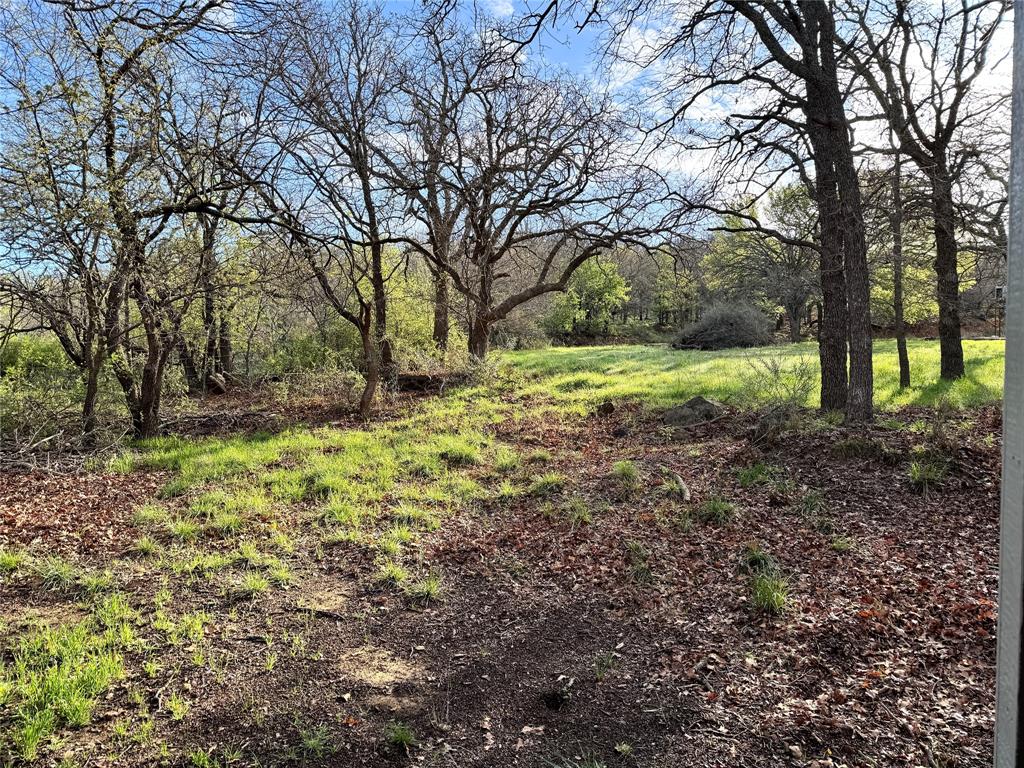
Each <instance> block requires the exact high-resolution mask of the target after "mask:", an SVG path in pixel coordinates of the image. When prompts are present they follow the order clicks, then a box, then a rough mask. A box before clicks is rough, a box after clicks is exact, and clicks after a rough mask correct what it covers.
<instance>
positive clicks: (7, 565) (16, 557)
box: [0, 547, 28, 576]
mask: <svg viewBox="0 0 1024 768" xmlns="http://www.w3.org/2000/svg"><path fill="white" fill-rule="evenodd" d="M27 562H28V554H27V553H26V552H25V551H24V550H22V549H6V548H4V547H0V576H2V575H5V574H11V573H14V572H15V571H17V570H18V569H19V568H21V567H22V566H24V565H25V564H26V563H27Z"/></svg>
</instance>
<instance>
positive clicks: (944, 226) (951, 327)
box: [932, 168, 964, 379]
mask: <svg viewBox="0 0 1024 768" xmlns="http://www.w3.org/2000/svg"><path fill="white" fill-rule="evenodd" d="M932 216H933V218H934V225H935V230H934V231H935V276H936V278H937V291H936V293H937V298H938V302H939V354H940V364H939V370H940V375H941V376H942V378H944V379H959V378H960V377H961V376H963V375H964V348H963V343H962V341H961V331H960V275H959V272H958V269H957V244H956V234H955V227H956V214H955V211H954V208H953V185H952V183H951V181H950V179H949V175H948V173H946V171H945V169H942V168H937V169H936V170H935V172H934V173H933V174H932Z"/></svg>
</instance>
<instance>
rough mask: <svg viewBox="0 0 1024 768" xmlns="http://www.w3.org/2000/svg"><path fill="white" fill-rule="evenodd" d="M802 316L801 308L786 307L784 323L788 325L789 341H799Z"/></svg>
mask: <svg viewBox="0 0 1024 768" xmlns="http://www.w3.org/2000/svg"><path fill="white" fill-rule="evenodd" d="M801 314H803V307H801V306H800V305H791V306H788V307H786V322H787V323H789V340H790V341H792V342H794V343H795V342H798V341H800V315H801Z"/></svg>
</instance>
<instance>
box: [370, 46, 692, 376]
mask: <svg viewBox="0 0 1024 768" xmlns="http://www.w3.org/2000/svg"><path fill="white" fill-rule="evenodd" d="M432 34H434V35H435V36H436V37H435V39H434V42H433V43H432V47H431V49H432V51H433V55H434V60H435V62H445V63H443V64H442V65H440V66H441V67H442V69H441V70H440V71H442V72H443V73H444V75H443V79H442V86H441V88H440V89H439V90H440V94H441V95H440V96H435V97H432V98H426V97H424V95H423V92H422V89H417V90H416V91H415V92H413V93H411V94H409V95H410V97H411V98H408V99H407V107H408V109H409V112H408V114H407V116H406V117H405V118H404V119H405V121H406V124H408V125H412V126H416V128H417V129H418V130H417V131H415V132H411V133H410V135H409V136H408V137H406V140H407V141H408V143H407V145H406V150H405V158H406V160H405V162H404V165H403V166H402V167H397V166H392V171H393V172H394V173H395V175H396V177H397V178H399V179H401V180H402V182H403V183H402V184H401V188H402V189H403V191H404V192H405V193H406V194H407V196H408V197H409V198H410V201H411V203H412V209H413V211H414V215H415V216H416V217H417V218H418V219H419V220H420V221H421V222H422V223H423V224H424V226H425V228H426V230H427V232H428V237H427V238H426V242H425V244H424V245H423V246H422V247H420V251H421V253H422V255H423V256H424V258H425V259H426V260H427V261H428V262H429V263H430V264H431V265H432V268H433V269H434V270H435V272H436V273H438V274H443V275H446V276H447V278H448V279H450V280H451V282H452V285H453V286H454V287H455V288H456V290H457V291H458V292H459V293H460V294H462V296H463V297H464V298H465V299H466V301H467V303H468V305H469V351H470V353H471V354H472V355H473V356H474V357H477V358H479V359H482V358H484V357H485V356H486V354H487V351H488V346H489V337H490V332H491V329H492V327H493V326H494V324H495V323H498V322H500V321H501V320H503V319H504V318H505V317H507V316H508V314H509V313H510V312H512V311H513V310H514V309H516V308H517V307H519V306H521V305H523V304H525V303H526V302H528V301H530V300H532V299H534V298H536V297H538V296H541V295H543V294H545V293H549V292H553V291H559V290H564V289H565V287H566V285H567V284H568V281H569V279H570V278H571V276H572V274H573V272H574V270H575V269H576V268H578V267H579V266H580V265H581V264H582V263H583V262H585V261H586V260H587V259H588V258H590V257H591V256H593V255H595V254H597V253H599V252H601V251H603V250H608V249H610V248H612V247H613V246H615V245H617V244H620V243H633V244H637V245H647V244H650V243H651V242H652V239H656V238H658V237H660V236H663V235H664V234H666V233H667V232H668V231H669V230H670V229H671V227H672V226H673V225H674V224H675V223H677V220H678V207H677V201H676V200H675V199H674V198H673V195H672V194H671V192H670V190H669V189H668V186H667V184H666V183H665V179H664V178H662V177H661V176H660V175H659V174H657V173H655V172H654V170H653V169H652V168H651V166H650V165H649V164H648V163H647V157H646V155H645V153H646V151H647V150H646V149H645V148H644V147H643V146H641V145H639V144H637V145H632V146H631V145H630V142H629V139H628V137H629V136H630V135H632V134H634V133H635V132H634V131H631V129H630V127H629V125H628V124H627V122H626V121H625V120H623V119H622V118H621V115H619V114H618V113H617V110H616V107H615V105H614V104H613V103H612V101H611V100H610V99H609V98H607V97H601V96H598V97H594V96H593V95H592V94H591V93H589V92H588V88H587V87H585V85H584V84H583V83H580V82H577V81H575V80H573V79H571V78H569V77H567V76H547V75H546V74H545V73H544V72H542V71H539V70H537V69H536V68H534V67H533V66H532V65H529V64H528V63H525V62H522V61H520V60H519V59H518V57H517V56H516V55H515V52H514V51H509V50H508V48H507V46H506V45H505V43H504V41H503V40H501V39H500V38H499V37H497V36H495V35H493V34H491V35H488V34H487V30H480V31H479V32H478V34H476V35H475V36H468V35H463V36H461V37H460V38H459V39H458V41H457V42H456V43H455V44H452V45H448V44H446V43H445V40H446V39H447V38H443V37H440V36H441V35H443V34H447V33H444V32H443V30H441V29H436V30H435V31H434V32H433V33H432ZM471 45H477V46H479V47H478V48H477V49H476V50H470V51H467V49H466V47H467V46H471ZM449 56H453V57H455V58H454V59H447V60H446V58H445V57H449ZM435 93H436V92H435ZM438 98H441V99H444V100H445V102H444V104H440V103H438V101H437V99H438ZM439 110H440V111H439ZM383 154H387V152H386V151H385V152H383ZM409 168H413V169H416V171H417V176H415V177H413V175H412V174H411V173H410V172H409V171H408V170H407V169H409ZM453 235H457V239H456V238H454V237H453ZM410 240H411V241H413V242H416V238H415V237H413V236H410Z"/></svg>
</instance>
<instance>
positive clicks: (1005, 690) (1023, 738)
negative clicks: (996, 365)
mask: <svg viewBox="0 0 1024 768" xmlns="http://www.w3.org/2000/svg"><path fill="white" fill-rule="evenodd" d="M1013 6H1014V8H1013V11H1014V12H1013V17H1014V18H1013V26H1014V36H1013V38H1014V39H1013V127H1012V129H1011V131H1010V144H1011V151H1012V155H1011V162H1010V229H1009V237H1010V245H1009V255H1008V260H1007V266H1006V270H1007V278H1008V279H1007V288H1006V326H1005V327H1006V388H1005V390H1004V393H1003V486H1002V488H1003V504H1002V514H1001V517H1000V521H999V532H1000V533H999V639H998V651H997V661H996V750H995V752H996V758H995V765H996V768H1017V766H1021V765H1024V729H1022V727H1021V726H1022V714H1021V713H1022V703H1024V701H1022V698H1021V692H1022V690H1024V688H1022V686H1021V672H1022V669H1024V668H1022V666H1021V620H1022V612H1021V608H1022V603H1024V591H1022V590H1024V571H1022V568H1021V561H1022V560H1024V0H1014V4H1013Z"/></svg>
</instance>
